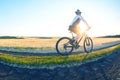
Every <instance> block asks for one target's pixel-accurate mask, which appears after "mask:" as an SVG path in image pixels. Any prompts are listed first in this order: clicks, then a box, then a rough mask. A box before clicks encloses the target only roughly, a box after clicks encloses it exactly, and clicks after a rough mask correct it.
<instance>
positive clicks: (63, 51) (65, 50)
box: [56, 37, 73, 55]
mask: <svg viewBox="0 0 120 80" xmlns="http://www.w3.org/2000/svg"><path fill="white" fill-rule="evenodd" d="M71 40H72V39H70V38H68V37H62V38H60V39H59V40H58V41H57V43H56V51H57V53H58V54H60V55H69V54H70V53H72V51H73V46H72V45H71V44H70V41H71Z"/></svg>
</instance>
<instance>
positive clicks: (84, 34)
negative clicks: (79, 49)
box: [71, 31, 87, 45]
mask: <svg viewBox="0 0 120 80" xmlns="http://www.w3.org/2000/svg"><path fill="white" fill-rule="evenodd" d="M86 32H87V31H84V32H83V33H82V34H81V37H80V38H79V40H78V42H77V45H79V43H80V42H81V40H82V39H83V37H85V38H86V37H87V34H86ZM71 34H72V39H74V33H73V32H71Z"/></svg>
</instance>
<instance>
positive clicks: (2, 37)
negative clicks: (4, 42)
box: [0, 36, 24, 39]
mask: <svg viewBox="0 0 120 80" xmlns="http://www.w3.org/2000/svg"><path fill="white" fill-rule="evenodd" d="M0 39H24V38H22V37H15V36H0Z"/></svg>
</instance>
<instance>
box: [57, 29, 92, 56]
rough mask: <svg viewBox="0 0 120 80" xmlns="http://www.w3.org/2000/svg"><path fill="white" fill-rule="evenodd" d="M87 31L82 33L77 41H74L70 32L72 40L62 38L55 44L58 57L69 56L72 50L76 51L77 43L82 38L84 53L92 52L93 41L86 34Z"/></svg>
mask: <svg viewBox="0 0 120 80" xmlns="http://www.w3.org/2000/svg"><path fill="white" fill-rule="evenodd" d="M86 32H87V31H84V33H82V36H81V37H80V38H79V40H78V41H75V39H74V38H75V37H74V35H73V34H74V33H72V32H71V34H72V38H70V37H62V38H60V39H59V40H58V41H57V42H56V51H57V53H58V54H60V55H69V54H71V53H72V51H73V50H74V49H78V48H79V47H80V46H79V43H80V42H81V40H82V39H83V38H84V42H83V47H84V51H85V52H86V53H90V52H92V50H93V40H92V39H91V37H89V36H88V35H87V34H86Z"/></svg>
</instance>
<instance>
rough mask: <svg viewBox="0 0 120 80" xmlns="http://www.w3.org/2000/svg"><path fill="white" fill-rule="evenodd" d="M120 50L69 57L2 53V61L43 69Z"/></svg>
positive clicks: (112, 48)
mask: <svg viewBox="0 0 120 80" xmlns="http://www.w3.org/2000/svg"><path fill="white" fill-rule="evenodd" d="M117 49H120V45H118V46H115V47H111V48H108V49H104V50H100V51H95V52H92V53H91V54H88V55H86V54H73V55H69V56H23V55H20V54H18V55H17V54H7V53H6V54H5V53H0V61H2V62H4V63H8V64H16V65H18V66H19V65H20V66H31V67H42V66H55V65H66V64H72V63H73V64H74V63H84V62H86V61H89V60H93V59H96V58H100V57H103V56H105V55H108V54H110V53H111V52H113V51H115V50H117Z"/></svg>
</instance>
